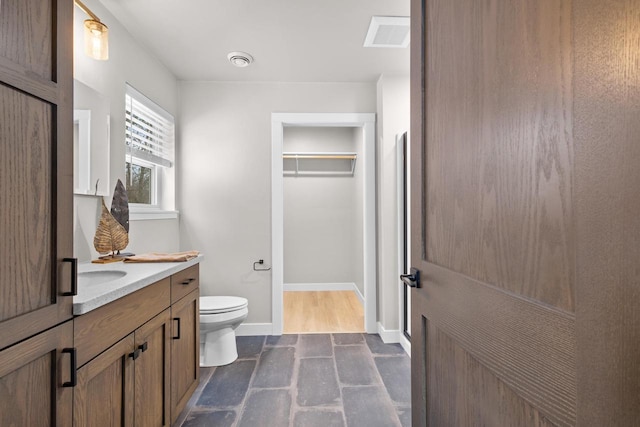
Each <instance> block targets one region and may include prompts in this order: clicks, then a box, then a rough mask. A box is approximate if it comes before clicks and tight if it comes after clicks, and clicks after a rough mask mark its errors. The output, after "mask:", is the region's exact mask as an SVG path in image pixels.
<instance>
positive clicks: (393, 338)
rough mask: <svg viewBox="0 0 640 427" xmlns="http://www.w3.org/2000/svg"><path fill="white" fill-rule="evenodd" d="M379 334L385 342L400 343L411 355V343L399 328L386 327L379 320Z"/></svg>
mask: <svg viewBox="0 0 640 427" xmlns="http://www.w3.org/2000/svg"><path fill="white" fill-rule="evenodd" d="M378 335H380V338H382V342H384V343H385V344H400V345H401V346H402V348H403V349H404V351H405V352H406V353H407V354H408V355H409V356H411V343H410V342H409V340H407V338H406V337H405V336H404V334H403V333H402V332H401V331H400V330H399V329H385V328H384V326H382V323H380V322H378Z"/></svg>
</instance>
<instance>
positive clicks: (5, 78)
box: [0, 0, 73, 348]
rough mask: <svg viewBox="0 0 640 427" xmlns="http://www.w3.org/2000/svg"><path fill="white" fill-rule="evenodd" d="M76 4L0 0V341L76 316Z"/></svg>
mask: <svg viewBox="0 0 640 427" xmlns="http://www.w3.org/2000/svg"><path fill="white" fill-rule="evenodd" d="M72 8H73V2H72V1H71V0H64V1H53V0H33V1H22V0H6V1H1V2H0V123H2V126H0V236H2V238H3V245H2V246H0V289H2V292H1V295H2V298H1V299H0V301H1V302H0V325H1V326H2V328H0V348H4V347H7V346H9V345H11V344H14V343H16V342H18V341H20V340H23V339H25V338H28V337H30V336H32V335H34V334H36V333H38V332H39V331H41V330H44V329H47V328H50V327H52V326H54V325H56V324H59V323H61V322H63V321H65V320H67V319H71V317H72V303H73V301H72V300H73V297H72V296H71V295H65V294H69V292H70V291H71V282H72V278H71V268H69V267H68V265H67V264H66V263H63V260H64V259H65V258H70V257H72V256H73V247H72V241H73V228H72V221H73V200H72V197H73V189H72V185H73V169H72V166H73V165H72V162H73V151H72V150H73V134H72V126H73V120H72V99H73V96H72V93H73V89H72V87H71V84H72V48H73V34H72V31H73V22H72V19H73V9H72Z"/></svg>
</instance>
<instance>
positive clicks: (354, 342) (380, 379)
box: [174, 334, 411, 427]
mask: <svg viewBox="0 0 640 427" xmlns="http://www.w3.org/2000/svg"><path fill="white" fill-rule="evenodd" d="M237 342H238V360H236V361H235V362H234V363H232V364H230V365H227V366H221V367H218V368H201V371H200V386H199V387H198V389H197V390H196V392H195V393H194V395H193V397H192V398H191V400H190V402H189V404H188V406H187V409H185V411H183V413H182V414H181V415H180V417H179V418H178V420H177V421H176V424H175V425H174V426H181V427H196V426H208V427H209V426H216V427H316V426H317V427H333V426H336V427H340V426H346V427H358V426H366V427H377V426H380V427H391V426H409V425H411V406H410V405H411V403H410V402H411V390H410V382H411V372H410V371H411V361H410V359H409V357H408V356H407V355H406V354H405V352H404V350H403V349H402V347H400V346H399V345H398V344H391V345H389V344H384V343H383V342H382V340H381V339H380V337H379V336H378V335H367V334H303V335H282V336H268V337H264V336H259V337H258V336H256V337H238V338H237Z"/></svg>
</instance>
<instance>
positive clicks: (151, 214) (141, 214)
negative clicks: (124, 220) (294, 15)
mask: <svg viewBox="0 0 640 427" xmlns="http://www.w3.org/2000/svg"><path fill="white" fill-rule="evenodd" d="M178 213H179V212H178V211H163V210H161V209H130V210H129V221H148V220H156V219H178Z"/></svg>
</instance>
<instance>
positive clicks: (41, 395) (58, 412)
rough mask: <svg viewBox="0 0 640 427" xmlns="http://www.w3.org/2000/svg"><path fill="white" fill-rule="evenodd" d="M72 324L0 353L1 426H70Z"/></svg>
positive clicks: (39, 335) (58, 327) (67, 323)
mask: <svg viewBox="0 0 640 427" xmlns="http://www.w3.org/2000/svg"><path fill="white" fill-rule="evenodd" d="M72 346H73V322H66V323H64V324H62V325H60V326H57V327H55V328H53V329H50V330H48V331H45V332H42V333H41V334H38V335H36V336H34V337H32V338H30V339H28V340H26V341H23V342H21V343H19V344H16V345H14V346H12V347H10V348H8V349H6V350H3V351H0V401H1V402H2V410H1V411H0V425H2V426H34V427H35V426H70V425H71V424H72V405H73V389H72V388H71V387H64V386H63V384H64V383H65V382H68V381H70V380H71V367H70V365H71V364H70V359H69V358H70V356H69V355H68V354H65V353H63V350H64V349H65V348H71V347H72Z"/></svg>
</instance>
